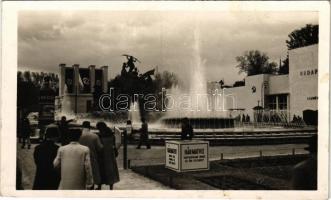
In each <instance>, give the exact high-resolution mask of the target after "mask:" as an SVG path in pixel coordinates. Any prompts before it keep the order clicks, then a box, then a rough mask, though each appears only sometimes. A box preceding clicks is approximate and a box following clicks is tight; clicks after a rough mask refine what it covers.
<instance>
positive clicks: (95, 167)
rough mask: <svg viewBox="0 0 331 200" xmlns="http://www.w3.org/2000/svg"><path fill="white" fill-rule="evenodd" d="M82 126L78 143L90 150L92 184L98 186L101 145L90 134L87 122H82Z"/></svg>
mask: <svg viewBox="0 0 331 200" xmlns="http://www.w3.org/2000/svg"><path fill="white" fill-rule="evenodd" d="M82 125H83V131H82V136H80V138H79V143H80V144H81V145H84V146H87V147H88V148H89V149H90V159H91V166H92V172H93V182H94V184H97V185H100V184H101V176H100V167H99V163H98V155H100V153H101V151H102V148H103V145H102V144H101V141H100V139H99V136H98V135H97V134H95V133H91V131H90V128H91V126H90V122H89V121H84V122H83V124H82ZM98 189H99V188H98ZM100 189H101V188H100Z"/></svg>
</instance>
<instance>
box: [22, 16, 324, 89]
mask: <svg viewBox="0 0 331 200" xmlns="http://www.w3.org/2000/svg"><path fill="white" fill-rule="evenodd" d="M308 23H312V24H318V13H317V12H178V11H162V12H161V11H153V12H148V11H130V12H122V11H107V12H106V11H101V12H100V11H96V12H93V11H75V12H70V11H66V12H59V11H44V12H36V11H24V12H20V14H19V27H18V67H19V69H21V70H25V69H29V70H32V71H50V72H58V71H59V68H58V65H59V64H60V63H66V64H67V65H68V66H71V65H73V64H80V66H82V67H87V66H89V65H91V64H94V65H96V66H103V65H108V66H110V72H109V73H110V76H111V77H114V76H115V75H117V74H119V73H120V69H121V66H122V63H123V62H125V58H124V57H122V56H121V55H122V54H130V55H134V56H136V57H137V58H139V59H140V60H141V64H138V68H139V70H140V72H144V71H146V70H148V69H151V68H153V67H155V66H158V69H159V71H163V70H168V71H171V72H174V73H176V74H178V76H179V77H180V78H181V79H183V80H184V81H185V80H187V78H188V77H187V72H188V70H189V69H190V67H191V66H190V65H191V64H192V60H195V59H194V56H196V55H194V52H196V51H194V42H196V41H195V40H194V31H198V33H199V37H200V40H199V45H200V53H201V55H200V56H201V59H202V60H203V61H204V69H205V71H206V72H205V73H206V77H207V78H206V79H207V80H210V81H218V80H220V79H222V78H224V80H225V82H226V83H227V84H232V83H233V82H234V81H236V80H239V79H242V78H243V75H239V74H238V69H237V68H235V66H236V65H237V63H236V60H235V57H236V56H238V55H242V54H243V53H244V52H245V51H247V50H253V49H256V50H260V51H262V52H265V53H267V54H268V56H269V57H270V59H271V60H272V61H275V62H277V63H278V62H279V59H280V58H285V57H286V52H287V48H286V43H285V40H286V39H287V35H288V34H289V33H290V32H292V31H293V30H294V29H297V28H301V27H303V26H305V24H308ZM191 68H192V67H191Z"/></svg>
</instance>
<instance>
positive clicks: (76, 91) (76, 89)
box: [72, 64, 79, 114]
mask: <svg viewBox="0 0 331 200" xmlns="http://www.w3.org/2000/svg"><path fill="white" fill-rule="evenodd" d="M72 67H73V68H74V94H75V107H74V108H75V114H77V113H78V105H77V104H78V94H79V65H78V64H74V65H73V66H72Z"/></svg>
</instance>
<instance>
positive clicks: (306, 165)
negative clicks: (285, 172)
mask: <svg viewBox="0 0 331 200" xmlns="http://www.w3.org/2000/svg"><path fill="white" fill-rule="evenodd" d="M317 149H318V148H317V134H316V135H314V136H312V137H311V138H310V140H309V146H308V147H306V148H305V150H308V151H309V152H310V154H309V158H308V159H306V160H304V161H302V162H300V163H299V164H297V165H295V166H294V168H293V176H292V180H291V183H292V189H294V190H317Z"/></svg>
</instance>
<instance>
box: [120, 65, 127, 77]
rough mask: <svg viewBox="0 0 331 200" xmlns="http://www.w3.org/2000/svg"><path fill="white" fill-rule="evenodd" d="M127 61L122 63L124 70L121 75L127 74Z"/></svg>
mask: <svg viewBox="0 0 331 200" xmlns="http://www.w3.org/2000/svg"><path fill="white" fill-rule="evenodd" d="M126 67H127V66H126V63H123V65H122V70H121V76H126V75H127V73H128V72H127V71H126Z"/></svg>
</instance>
